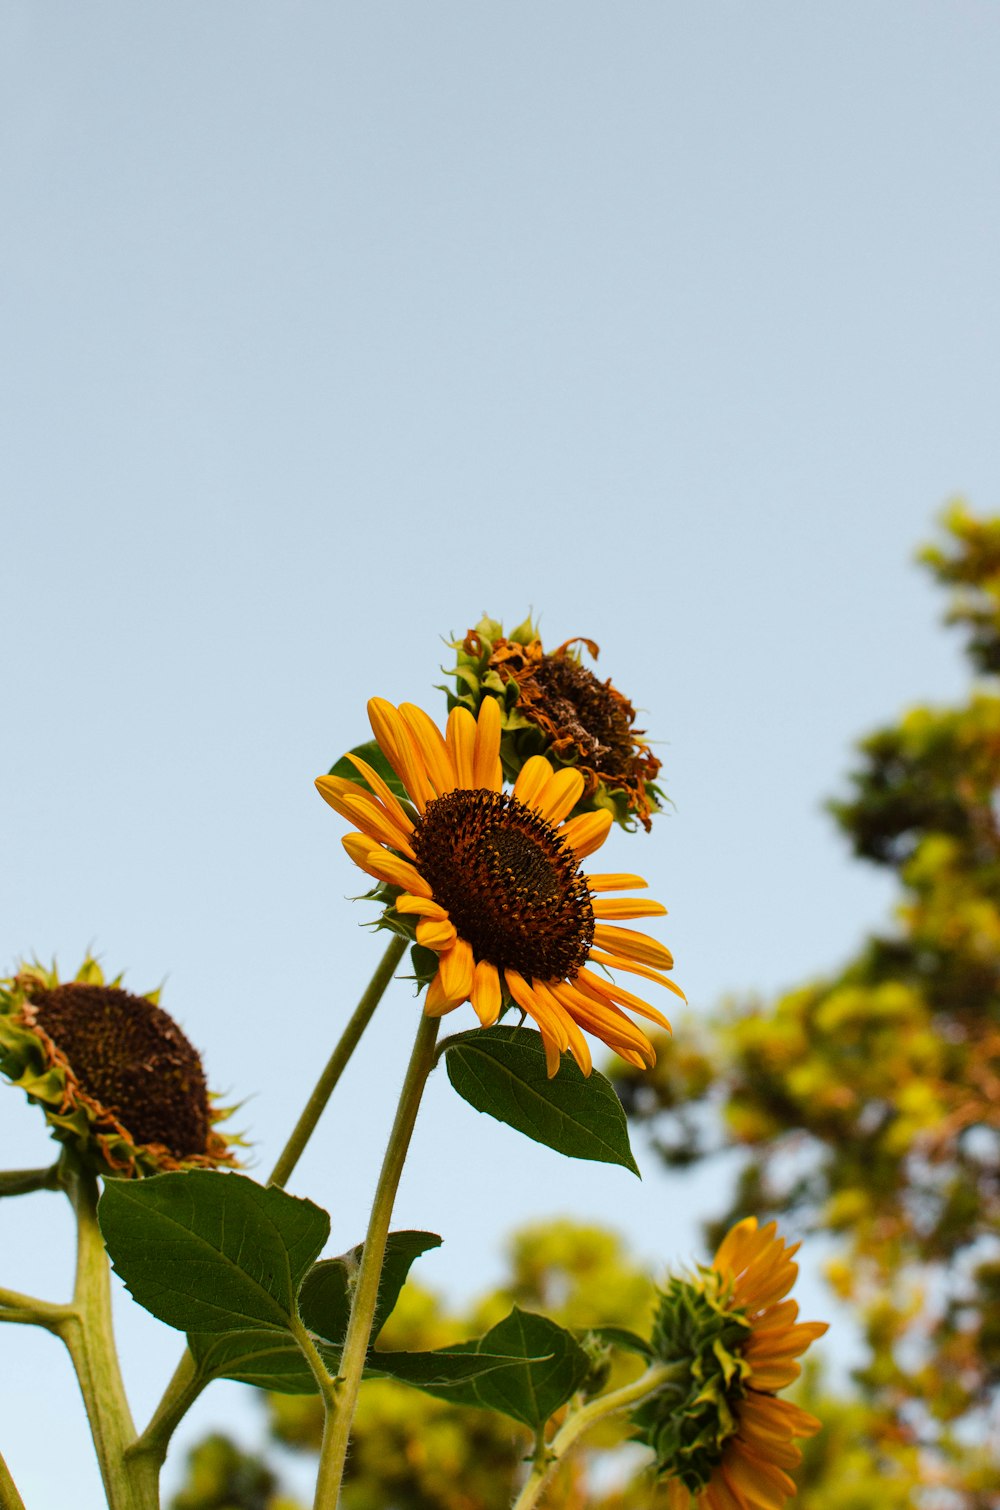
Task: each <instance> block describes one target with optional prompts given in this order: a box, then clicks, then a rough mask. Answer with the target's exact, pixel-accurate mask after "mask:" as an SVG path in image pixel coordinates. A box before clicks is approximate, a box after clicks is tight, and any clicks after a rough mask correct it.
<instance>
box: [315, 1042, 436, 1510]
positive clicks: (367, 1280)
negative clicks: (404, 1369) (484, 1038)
mask: <svg viewBox="0 0 1000 1510" xmlns="http://www.w3.org/2000/svg"><path fill="white" fill-rule="evenodd" d="M437 1031H438V1019H437V1018H436V1017H427V1016H425V1015H424V1014H423V1013H422V1014H421V1017H420V1026H419V1027H418V1029H417V1036H416V1041H415V1042H414V1045H413V1052H412V1053H411V1055H410V1063H409V1066H408V1067H407V1071H406V1078H405V1080H404V1081H403V1089H402V1090H401V1092H400V1095H399V1105H398V1106H397V1108H396V1118H395V1121H394V1122H393V1124H392V1132H391V1133H390V1134H389V1144H388V1147H387V1148H386V1151H385V1157H384V1159H383V1160H382V1171H381V1173H380V1175H379V1179H378V1185H377V1187H376V1189H375V1199H374V1201H373V1202H372V1211H371V1217H370V1218H369V1221H368V1231H367V1233H366V1234H365V1244H364V1248H363V1250H362V1254H361V1265H360V1268H359V1270H358V1278H357V1284H356V1286H355V1290H354V1296H353V1298H352V1301H351V1319H350V1321H349V1322H348V1326H347V1336H346V1337H345V1339H344V1351H343V1354H342V1356H341V1360H340V1373H339V1375H338V1376H337V1379H336V1381H335V1384H334V1397H335V1406H336V1408H335V1409H334V1410H328V1412H327V1418H326V1423H325V1425H324V1429H323V1445H322V1448H321V1451H320V1462H319V1477H318V1479H317V1481H316V1498H315V1501H314V1505H315V1510H335V1507H336V1505H337V1501H338V1498H339V1495H340V1484H341V1480H342V1478H343V1476H344V1463H345V1462H346V1459H347V1445H348V1442H349V1440H350V1435H351V1426H352V1424H353V1421H354V1411H355V1407H356V1405H357V1402H358V1390H359V1388H360V1386H361V1376H362V1373H363V1372H364V1367H365V1358H366V1357H367V1354H368V1344H369V1341H370V1338H371V1329H372V1320H373V1318H374V1315H375V1304H376V1301H377V1300H378V1287H379V1280H380V1279H381V1277H382V1261H383V1259H384V1258H385V1245H386V1239H387V1238H388V1235H389V1223H390V1221H391V1220H392V1207H393V1203H394V1201H395V1199H396V1189H397V1187H398V1185H399V1177H400V1175H401V1174H402V1172H403V1163H404V1161H405V1159H406V1153H407V1149H408V1148H409V1146H410V1137H411V1135H412V1133H413V1124H414V1122H415V1121H416V1118H417V1108H418V1107H419V1105H420V1098H421V1096H422V1095H423V1091H424V1086H425V1084H426V1083H427V1077H428V1075H429V1074H430V1072H431V1070H432V1069H433V1067H434V1041H435V1039H436V1038H437Z"/></svg>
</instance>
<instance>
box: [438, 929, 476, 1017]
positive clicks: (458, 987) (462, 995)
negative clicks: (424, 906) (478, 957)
mask: <svg viewBox="0 0 1000 1510" xmlns="http://www.w3.org/2000/svg"><path fill="white" fill-rule="evenodd" d="M474 971H475V960H474V959H473V955H472V945H471V944H469V943H468V942H467V941H466V940H465V939H463V938H456V940H455V942H454V944H453V945H452V947H451V948H450V949H449V950H448V952H447V953H446V954H442V956H441V966H440V969H439V971H438V974H439V975H440V977H441V986H442V989H443V990H444V992H445V994H446V996H447V997H448V999H449V1000H450V1001H455V1002H459V1001H468V999H469V996H470V993H471V991H472V978H473V974H474Z"/></svg>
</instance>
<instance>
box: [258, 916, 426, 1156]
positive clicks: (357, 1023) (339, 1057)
mask: <svg viewBox="0 0 1000 1510" xmlns="http://www.w3.org/2000/svg"><path fill="white" fill-rule="evenodd" d="M406 944H407V940H406V939H404V938H400V937H399V936H398V935H396V934H393V936H392V938H391V940H390V942H389V947H388V948H387V949H386V951H385V954H384V955H383V956H382V959H381V961H380V963H379V965H378V967H377V969H376V971H375V974H374V975H373V976H372V978H371V980H370V981H369V983H368V986H367V989H366V990H365V992H364V995H363V996H362V997H361V1000H360V1001H359V1002H358V1004H357V1006H356V1007H355V1009H354V1012H353V1014H352V1016H351V1018H350V1020H349V1022H348V1024H347V1026H346V1027H345V1029H344V1031H343V1033H341V1035H340V1040H339V1042H338V1044H337V1047H336V1048H335V1049H334V1051H333V1053H332V1054H331V1055H330V1059H329V1062H328V1064H327V1066H326V1068H325V1069H324V1071H323V1073H322V1074H321V1075H320V1077H319V1079H318V1080H317V1082H316V1086H315V1089H314V1090H313V1093H312V1095H311V1096H310V1097H309V1100H308V1101H307V1102H306V1104H305V1107H304V1108H303V1111H302V1115H301V1116H300V1117H299V1120H298V1121H297V1122H296V1124H295V1127H294V1129H293V1131H292V1135H291V1137H290V1138H289V1140H288V1142H287V1143H286V1144H285V1146H284V1148H283V1149H282V1151H281V1153H280V1154H279V1156H278V1162H277V1163H276V1164H275V1166H274V1168H273V1170H272V1171H271V1178H270V1179H269V1180H268V1184H269V1185H287V1183H288V1180H289V1177H290V1176H291V1173H292V1170H293V1169H294V1168H295V1166H296V1164H297V1163H298V1162H299V1159H300V1157H301V1156H302V1151H303V1149H304V1148H305V1146H306V1144H307V1143H308V1142H309V1139H310V1138H311V1137H312V1135H313V1132H314V1131H315V1128H316V1124H317V1122H318V1121H319V1119H320V1117H321V1116H322V1115H323V1112H324V1111H325V1110H326V1103H327V1102H328V1101H329V1099H330V1097H331V1096H332V1095H333V1091H334V1087H335V1086H336V1084H337V1081H338V1080H339V1079H340V1077H341V1075H342V1074H343V1073H344V1070H345V1068H346V1067H347V1062H348V1060H349V1059H350V1057H351V1055H352V1054H353V1053H354V1050H355V1049H356V1048H357V1046H358V1041H359V1040H360V1038H361V1035H362V1033H363V1032H364V1030H365V1028H366V1027H367V1026H368V1024H369V1022H370V1021H371V1018H372V1014H373V1013H374V1011H375V1008H376V1007H377V1006H378V1004H379V1002H380V1001H381V1000H382V997H383V995H384V993H385V988H386V986H387V985H388V984H389V982H390V981H391V980H392V977H393V973H394V971H395V969H396V966H397V965H398V964H399V962H400V960H401V959H402V957H403V954H404V952H405V950H406Z"/></svg>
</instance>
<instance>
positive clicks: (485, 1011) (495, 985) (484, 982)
mask: <svg viewBox="0 0 1000 1510" xmlns="http://www.w3.org/2000/svg"><path fill="white" fill-rule="evenodd" d="M501 1001H502V998H501V993H500V973H499V971H498V970H497V967H496V965H491V964H490V962H489V960H485V959H481V960H479V962H478V963H477V965H476V968H475V971H474V973H473V977H472V1005H473V1007H474V1008H475V1011H476V1016H477V1017H478V1018H479V1021H480V1024H481V1026H482V1027H484V1028H491V1027H492V1026H493V1024H494V1023H495V1022H496V1020H497V1018H498V1017H499V1016H500V1006H501Z"/></svg>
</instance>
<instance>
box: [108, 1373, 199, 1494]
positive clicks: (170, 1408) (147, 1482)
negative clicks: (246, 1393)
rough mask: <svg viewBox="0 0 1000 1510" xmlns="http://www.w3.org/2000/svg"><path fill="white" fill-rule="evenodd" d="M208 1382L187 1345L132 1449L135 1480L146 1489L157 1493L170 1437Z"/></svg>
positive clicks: (128, 1455) (147, 1491) (131, 1458)
mask: <svg viewBox="0 0 1000 1510" xmlns="http://www.w3.org/2000/svg"><path fill="white" fill-rule="evenodd" d="M205 1383H206V1381H205V1380H204V1379H203V1378H201V1376H200V1375H199V1373H198V1367H197V1364H196V1363H195V1361H194V1358H193V1357H192V1354H191V1350H190V1348H185V1350H184V1352H183V1354H182V1356H181V1360H180V1362H179V1363H178V1365H177V1367H176V1368H175V1369H174V1374H173V1378H172V1379H171V1380H170V1383H169V1384H168V1385H167V1387H166V1389H165V1390H164V1392H163V1398H162V1399H161V1400H160V1403H159V1405H158V1406H157V1407H156V1410H155V1412H154V1413H153V1416H152V1418H151V1419H150V1422H149V1425H148V1426H147V1427H146V1429H145V1431H144V1432H143V1433H142V1436H140V1437H138V1438H137V1439H136V1441H135V1442H134V1443H133V1444H132V1446H131V1447H130V1448H129V1449H128V1454H127V1457H128V1463H129V1470H130V1472H131V1474H132V1479H133V1482H134V1483H135V1484H136V1485H137V1486H138V1487H139V1488H140V1489H141V1490H142V1492H144V1493H149V1492H152V1493H154V1494H155V1493H156V1492H157V1488H156V1486H157V1485H158V1483H159V1478H160V1469H161V1468H162V1467H163V1461H164V1459H165V1458H166V1456H167V1448H168V1446H169V1445H170V1438H171V1437H172V1436H173V1434H174V1432H175V1431H176V1429H177V1427H178V1426H179V1425H180V1423H181V1421H182V1420H183V1419H184V1416H185V1415H186V1414H187V1412H188V1411H189V1410H190V1409H191V1406H192V1405H193V1404H194V1402H195V1401H196V1400H197V1398H198V1396H199V1395H200V1394H201V1392H202V1390H203V1389H204V1388H205ZM152 1503H153V1504H154V1505H155V1504H156V1500H155V1499H153V1500H152Z"/></svg>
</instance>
